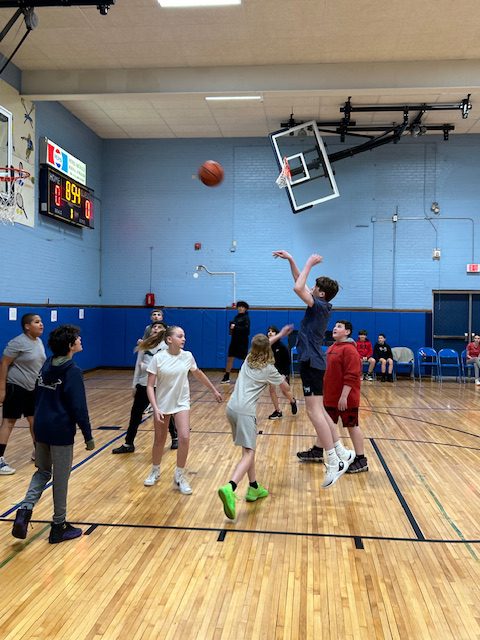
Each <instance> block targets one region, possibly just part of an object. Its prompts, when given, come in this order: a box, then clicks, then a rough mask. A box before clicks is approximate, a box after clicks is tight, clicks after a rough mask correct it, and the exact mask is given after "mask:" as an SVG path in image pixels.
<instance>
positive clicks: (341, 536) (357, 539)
mask: <svg viewBox="0 0 480 640" xmlns="http://www.w3.org/2000/svg"><path fill="white" fill-rule="evenodd" d="M13 521H14V520H13V519H11V518H3V517H0V522H7V523H13ZM31 522H32V523H38V524H51V522H50V521H49V520H31ZM69 522H70V523H71V524H74V525H76V526H88V527H92V526H94V527H95V529H97V528H98V527H110V528H114V529H117V528H118V529H152V530H158V531H192V532H212V533H218V535H219V537H220V536H221V535H222V534H223V539H225V537H226V534H227V533H245V534H254V535H256V534H258V535H272V536H289V537H295V536H297V537H303V538H309V537H311V538H328V539H332V540H336V539H338V540H352V541H353V543H354V544H359V543H361V544H363V542H364V541H365V540H371V541H373V542H410V543H415V544H418V543H421V544H425V543H428V544H461V545H469V544H480V538H479V539H472V540H467V539H461V540H459V539H455V540H450V539H446V538H425V537H423V538H405V537H401V536H371V535H363V534H361V535H358V534H353V533H318V532H314V531H279V530H275V529H271V530H270V529H235V528H233V527H232V528H231V529H225V528H224V527H186V526H184V527H180V526H176V525H163V524H132V523H122V522H83V521H80V522H73V521H69Z"/></svg>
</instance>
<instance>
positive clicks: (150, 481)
mask: <svg viewBox="0 0 480 640" xmlns="http://www.w3.org/2000/svg"><path fill="white" fill-rule="evenodd" d="M159 477H160V471H159V470H157V469H152V470H151V471H150V473H149V475H148V476H147V477H146V478H145V480H144V481H143V484H144V485H145V486H146V487H153V485H154V484H155V483H156V481H157V480H158V479H159Z"/></svg>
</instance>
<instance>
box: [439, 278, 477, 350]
mask: <svg viewBox="0 0 480 640" xmlns="http://www.w3.org/2000/svg"><path fill="white" fill-rule="evenodd" d="M442 294H451V295H454V294H455V295H458V294H463V295H468V333H463V334H462V335H458V336H440V335H436V334H435V296H436V295H437V296H438V295H442ZM479 294H480V291H479V290H478V289H475V290H473V291H472V290H464V289H459V290H454V289H445V290H440V289H433V290H432V345H434V344H435V340H464V341H465V343H468V342H470V341H471V335H472V313H473V312H472V307H473V296H474V295H479Z"/></svg>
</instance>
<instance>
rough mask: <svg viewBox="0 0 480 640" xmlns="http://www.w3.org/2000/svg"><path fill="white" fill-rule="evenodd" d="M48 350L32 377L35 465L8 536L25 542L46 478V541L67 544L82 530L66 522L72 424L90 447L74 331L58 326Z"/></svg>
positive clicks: (79, 345)
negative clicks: (49, 511)
mask: <svg viewBox="0 0 480 640" xmlns="http://www.w3.org/2000/svg"><path fill="white" fill-rule="evenodd" d="M48 346H49V347H50V350H51V351H52V354H53V355H52V356H51V357H50V358H48V359H47V361H46V362H45V364H44V365H43V367H42V370H41V371H40V375H39V376H38V380H37V386H36V395H35V420H34V430H35V442H36V446H35V466H36V467H37V471H36V472H35V473H34V474H33V476H32V479H31V481H30V486H29V487H28V491H27V494H26V496H25V498H24V499H23V501H22V503H21V504H20V507H19V508H18V510H17V514H16V516H15V522H14V523H13V529H12V535H13V536H14V537H15V538H21V539H24V538H26V537H27V528H28V523H29V522H30V519H31V517H32V510H33V507H34V506H35V505H36V504H37V502H38V501H39V500H40V498H41V496H42V493H43V491H44V489H45V487H46V486H47V484H48V482H49V481H50V479H51V477H52V470H53V503H54V512H53V522H52V526H51V530H50V536H49V538H48V541H49V542H50V543H51V544H55V543H57V542H64V541H66V540H73V539H74V538H78V537H79V536H81V535H82V530H81V529H78V528H77V527H72V525H71V524H69V523H68V522H66V515H67V491H68V480H69V478H70V470H71V468H72V460H73V441H74V438H75V431H76V425H77V424H78V426H79V427H80V429H81V431H82V434H83V437H84V439H85V444H86V449H87V450H88V451H91V450H92V449H94V448H95V442H94V440H93V438H92V430H91V427H90V419H89V417H88V408H87V400H86V397H85V387H84V384H83V375H82V372H81V370H80V369H79V367H77V365H76V364H75V363H74V362H73V356H74V354H75V353H78V352H80V351H82V342H81V339H80V329H79V328H78V327H74V326H73V325H70V324H64V325H61V326H59V327H57V328H56V329H54V330H53V331H52V332H51V334H50V336H49V338H48Z"/></svg>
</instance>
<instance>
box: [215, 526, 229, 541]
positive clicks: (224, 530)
mask: <svg viewBox="0 0 480 640" xmlns="http://www.w3.org/2000/svg"><path fill="white" fill-rule="evenodd" d="M226 535H227V530H226V529H222V530H221V531H220V533H219V534H218V538H217V542H223V541H224V540H225V536H226Z"/></svg>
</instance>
